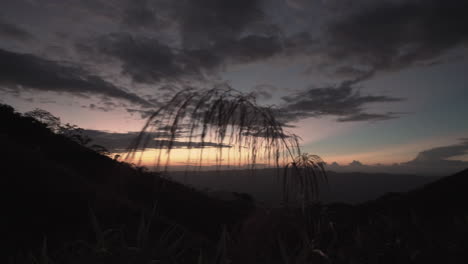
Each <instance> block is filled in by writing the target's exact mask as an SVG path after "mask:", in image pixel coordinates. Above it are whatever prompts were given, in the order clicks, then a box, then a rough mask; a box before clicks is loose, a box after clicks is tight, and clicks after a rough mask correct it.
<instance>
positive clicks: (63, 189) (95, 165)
mask: <svg viewBox="0 0 468 264" xmlns="http://www.w3.org/2000/svg"><path fill="white" fill-rule="evenodd" d="M0 120H1V123H2V125H1V126H0V145H1V147H2V151H1V154H0V160H1V163H0V172H1V173H0V174H1V180H2V184H1V192H2V197H3V198H2V199H3V201H4V202H5V204H6V206H5V207H4V208H3V210H2V215H3V216H2V220H1V221H2V222H3V223H2V224H1V225H0V226H1V229H2V231H1V233H2V239H5V241H8V243H7V248H6V250H5V251H4V252H5V253H7V252H12V251H14V250H17V249H22V248H28V247H31V246H37V245H38V244H40V243H41V242H42V239H43V237H44V236H46V237H47V239H48V241H49V245H51V246H54V245H57V243H58V244H60V243H62V242H63V241H73V240H77V239H81V240H89V239H91V240H92V239H94V237H95V234H94V231H93V230H92V226H91V224H92V223H91V221H90V216H89V213H90V210H92V212H94V213H95V214H96V216H97V218H98V219H99V221H100V223H101V225H102V227H101V228H103V229H106V228H109V227H116V226H122V225H126V226H127V227H126V228H127V231H128V232H129V233H131V232H136V231H135V230H136V229H137V228H138V225H139V221H141V220H140V218H141V214H142V213H145V214H148V215H149V214H150V209H151V208H152V206H153V204H155V203H156V204H157V213H158V221H159V222H161V223H160V224H161V225H163V226H164V225H166V226H167V225H173V224H177V225H180V226H182V227H183V228H184V229H186V230H187V231H188V232H193V233H197V234H200V235H201V237H207V238H212V239H215V240H216V239H218V236H219V232H220V231H221V228H222V226H224V225H227V226H233V225H234V223H237V222H239V220H240V219H241V218H242V217H244V215H245V214H247V213H248V211H249V210H250V208H251V206H250V205H249V203H248V202H247V201H244V200H241V199H239V200H237V201H231V202H225V201H219V200H216V199H213V198H210V197H209V196H206V195H204V194H202V193H200V192H198V191H195V190H194V189H191V188H188V187H185V186H183V185H181V184H178V183H175V182H172V181H169V180H166V179H163V178H161V177H160V176H159V175H158V174H156V173H150V172H146V171H144V170H142V169H141V168H138V167H135V166H132V165H129V164H127V163H123V162H118V161H116V160H113V159H111V158H109V157H107V156H104V155H101V154H99V153H97V152H95V151H94V150H92V149H89V148H87V147H85V146H82V145H80V144H78V143H77V142H75V141H73V140H71V139H70V138H68V137H66V136H64V135H59V134H55V133H53V132H52V131H51V130H49V129H48V128H47V127H46V126H45V125H44V124H42V123H40V122H38V121H36V120H34V119H32V118H29V117H25V116H22V115H20V114H18V113H15V112H14V110H13V109H12V108H11V107H8V106H6V105H1V106H0ZM157 225H158V224H157V223H156V224H155V226H157ZM4 249H5V248H4ZM2 251H3V250H2Z"/></svg>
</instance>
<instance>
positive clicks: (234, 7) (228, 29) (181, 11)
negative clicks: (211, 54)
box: [176, 0, 263, 49]
mask: <svg viewBox="0 0 468 264" xmlns="http://www.w3.org/2000/svg"><path fill="white" fill-rule="evenodd" d="M181 2H182V4H181V5H180V6H177V5H176V8H177V15H178V16H179V17H180V22H179V23H180V28H181V35H182V41H183V45H184V47H185V48H189V49H193V48H195V49H199V48H208V47H210V46H212V43H222V42H226V41H227V42H229V41H230V40H233V39H237V38H238V37H239V35H240V34H241V33H243V32H244V31H245V30H246V28H247V27H248V26H249V25H251V24H252V23H254V22H258V21H260V20H262V18H263V12H262V10H261V6H260V3H261V1H259V0H226V1H218V0H188V1H181Z"/></svg>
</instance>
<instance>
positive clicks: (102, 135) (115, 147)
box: [83, 129, 230, 152]
mask: <svg viewBox="0 0 468 264" xmlns="http://www.w3.org/2000/svg"><path fill="white" fill-rule="evenodd" d="M83 133H84V134H85V135H87V136H89V137H90V138H91V139H92V140H93V141H92V143H93V144H97V145H101V146H103V147H105V148H107V149H108V150H109V151H110V152H125V151H127V150H128V148H129V147H130V146H131V145H132V143H133V142H134V140H135V139H136V138H137V136H138V135H139V134H140V133H139V132H128V133H113V132H107V131H100V130H90V129H87V130H84V131H83ZM144 137H148V138H151V139H152V140H150V142H149V144H148V147H147V149H160V148H167V146H168V145H169V140H168V139H167V138H170V137H171V134H170V133H169V132H168V131H164V130H162V131H157V132H152V133H146V134H145V136H144ZM181 137H183V133H181V134H178V135H177V136H176V138H181ZM189 145H190V147H192V148H207V147H208V148H209V147H216V148H227V147H230V146H228V145H223V144H218V143H215V142H203V143H201V142H192V143H191V144H190V143H189V142H185V141H178V140H175V141H174V142H173V145H172V146H173V148H187V147H189Z"/></svg>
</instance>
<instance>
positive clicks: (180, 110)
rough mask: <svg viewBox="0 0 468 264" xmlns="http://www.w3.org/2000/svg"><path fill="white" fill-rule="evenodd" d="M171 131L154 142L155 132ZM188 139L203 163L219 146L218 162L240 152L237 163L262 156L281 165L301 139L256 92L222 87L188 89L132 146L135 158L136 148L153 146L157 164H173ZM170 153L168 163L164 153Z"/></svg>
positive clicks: (296, 149)
mask: <svg viewBox="0 0 468 264" xmlns="http://www.w3.org/2000/svg"><path fill="white" fill-rule="evenodd" d="M156 131H167V132H168V135H169V136H168V139H167V140H154V138H151V137H150V135H151V132H156ZM179 141H183V142H184V143H185V144H186V146H187V149H188V150H189V151H188V152H189V154H188V157H187V162H188V163H192V162H190V160H191V159H190V153H191V150H192V149H194V148H197V149H199V151H200V153H199V160H198V164H199V165H202V164H203V162H204V161H206V160H204V159H203V155H204V149H205V148H208V147H214V148H216V152H217V153H216V161H215V163H216V164H217V165H220V164H221V163H222V162H223V161H224V162H226V161H227V164H229V163H230V162H231V161H232V160H231V157H232V156H236V158H235V159H236V161H235V162H234V163H236V162H237V165H239V166H243V165H246V164H250V165H251V166H250V167H251V168H254V167H255V164H256V163H257V161H258V160H259V159H262V161H263V162H266V163H268V164H269V165H274V166H276V167H279V166H280V164H281V163H283V164H285V163H286V162H287V161H288V160H290V159H291V158H293V157H294V156H295V155H298V154H299V153H300V149H299V143H298V137H297V136H296V135H294V134H290V133H287V132H286V131H284V130H283V124H282V123H281V122H279V121H278V120H277V119H276V118H275V111H274V109H273V108H272V107H263V106H259V105H257V103H256V102H255V98H254V97H253V96H252V95H244V94H242V93H241V92H239V91H236V90H234V89H233V88H231V87H230V86H228V85H226V84H223V85H217V86H215V87H214V88H212V89H208V90H201V91H200V90H195V89H190V88H188V89H184V90H182V91H180V92H178V93H177V94H175V95H174V96H173V98H172V99H171V100H169V101H168V102H167V103H166V104H164V105H163V106H161V107H160V108H159V109H157V110H156V111H155V112H154V113H153V114H152V115H151V116H150V117H149V118H148V120H147V122H146V124H145V126H144V127H143V129H142V130H141V133H140V134H139V136H138V137H137V138H136V140H135V141H134V143H133V144H132V146H131V147H130V152H129V153H130V155H129V157H130V158H135V153H136V151H137V150H141V149H145V148H154V149H157V150H158V154H157V155H156V156H157V157H156V163H157V167H159V166H160V165H161V164H165V165H166V168H167V165H168V164H169V162H170V155H169V154H170V152H171V150H172V149H173V148H175V147H177V144H176V143H178V142H179ZM163 152H166V154H167V156H166V160H165V163H164V161H163V160H162V159H163V157H162V154H163Z"/></svg>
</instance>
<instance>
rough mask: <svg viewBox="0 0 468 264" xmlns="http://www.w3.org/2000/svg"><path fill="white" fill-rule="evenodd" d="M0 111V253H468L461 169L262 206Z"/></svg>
mask: <svg viewBox="0 0 468 264" xmlns="http://www.w3.org/2000/svg"><path fill="white" fill-rule="evenodd" d="M0 120H1V126H0V146H1V147H2V151H1V152H0V153H1V154H0V174H1V193H2V196H1V197H2V204H3V206H2V216H1V220H0V221H1V222H0V234H1V239H2V244H3V246H2V248H1V250H0V252H1V259H0V261H1V262H2V263H41V264H45V263H67V264H68V263H73V264H75V263H76V264H81V263H117V264H118V263H213V264H214V263H288V264H296V263H297V264H299V263H468V206H467V203H466V201H468V192H467V191H466V190H467V189H468V170H465V171H462V172H460V173H457V174H455V175H452V176H448V177H445V178H443V179H441V180H438V181H436V182H434V183H432V184H428V185H426V186H424V187H423V188H420V189H418V190H414V191H410V192H408V193H401V194H388V195H386V196H384V197H381V198H379V199H377V200H374V201H369V202H366V203H362V204H358V205H347V204H328V205H320V204H316V205H312V206H309V207H307V208H305V210H302V209H300V208H299V209H295V208H280V209H265V208H259V207H257V206H256V205H255V203H254V202H253V201H252V200H251V199H250V198H249V197H248V196H246V195H242V194H237V195H236V197H237V199H233V200H231V201H225V200H218V199H215V198H213V197H210V196H208V195H206V194H204V193H202V192H200V191H196V190H194V189H192V188H189V187H186V186H184V185H181V184H179V183H176V182H173V181H170V180H168V179H166V178H164V177H161V175H159V174H156V173H152V172H148V171H146V170H144V169H143V168H141V167H138V166H135V165H131V164H127V163H124V162H120V161H118V160H117V159H112V158H110V157H108V156H106V155H103V154H102V151H100V149H99V148H97V147H94V148H93V149H92V148H89V147H87V144H84V143H87V142H86V140H84V141H83V140H80V137H79V134H76V133H65V132H63V130H55V131H54V129H51V127H48V126H47V125H46V124H44V123H42V122H39V121H38V120H37V119H34V118H32V117H27V116H24V115H20V114H18V113H15V112H14V110H13V109H12V108H11V107H8V106H5V105H2V106H0ZM65 131H67V132H70V131H72V132H73V128H72V129H70V128H69V129H65ZM77 138H78V139H77Z"/></svg>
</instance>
